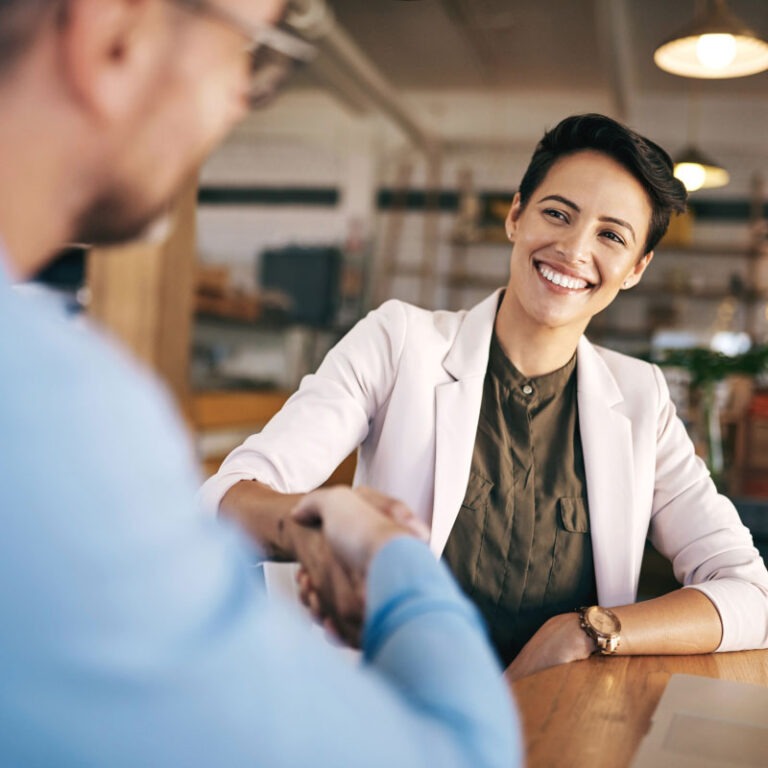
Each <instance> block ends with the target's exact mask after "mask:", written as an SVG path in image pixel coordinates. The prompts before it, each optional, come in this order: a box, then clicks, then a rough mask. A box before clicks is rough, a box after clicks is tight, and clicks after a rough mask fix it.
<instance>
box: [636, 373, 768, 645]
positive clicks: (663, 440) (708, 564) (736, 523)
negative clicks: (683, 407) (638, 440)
mask: <svg viewBox="0 0 768 768" xmlns="http://www.w3.org/2000/svg"><path fill="white" fill-rule="evenodd" d="M654 375H655V379H656V386H657V394H658V400H657V402H658V419H657V430H658V431H657V454H656V482H655V489H654V500H653V513H652V517H651V526H650V532H649V537H650V540H651V543H652V544H653V545H654V547H656V549H658V550H659V552H661V554H663V555H664V556H665V557H667V558H668V559H669V560H670V561H671V562H672V566H673V569H674V572H675V576H676V578H677V579H678V581H680V583H681V584H683V586H684V587H691V588H695V589H698V590H700V591H701V592H703V593H704V594H705V595H707V597H709V599H710V600H711V601H712V602H713V603H714V605H715V607H716V608H717V610H718V612H719V614H720V619H721V621H722V624H723V636H722V640H721V642H720V646H719V647H718V649H717V650H719V651H736V650H746V649H753V648H766V647H768V571H766V567H765V563H764V562H763V560H762V558H761V557H760V554H759V552H758V551H757V549H756V548H755V546H754V543H753V541H752V536H751V534H750V532H749V530H748V529H747V528H746V527H745V526H744V525H743V524H742V522H741V519H740V518H739V514H738V512H737V511H736V508H735V507H734V506H733V504H732V503H731V501H730V500H729V499H727V498H726V497H725V496H723V495H721V494H719V493H718V492H717V489H716V488H715V484H714V483H713V482H712V478H711V477H710V475H709V471H708V470H707V468H706V466H705V464H704V462H703V461H702V460H701V459H700V458H699V457H698V456H696V454H695V451H694V448H693V444H692V442H691V440H690V438H689V437H688V434H687V433H686V431H685V428H684V426H683V424H682V422H681V421H680V419H679V418H678V417H677V415H676V413H675V407H674V405H673V403H672V401H671V399H670V397H669V390H668V388H667V385H666V382H665V379H664V376H663V374H662V373H661V371H660V370H659V368H658V367H656V366H654Z"/></svg>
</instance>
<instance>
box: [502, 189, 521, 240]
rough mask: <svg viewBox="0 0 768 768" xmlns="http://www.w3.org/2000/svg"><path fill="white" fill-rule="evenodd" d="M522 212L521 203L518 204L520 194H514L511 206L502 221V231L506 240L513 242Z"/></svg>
mask: <svg viewBox="0 0 768 768" xmlns="http://www.w3.org/2000/svg"><path fill="white" fill-rule="evenodd" d="M521 212H522V203H521V202H520V193H519V192H515V196H514V197H513V198H512V205H511V206H510V207H509V213H508V214H507V218H506V219H505V221H504V229H505V230H506V231H507V239H509V240H514V239H515V235H516V234H517V222H518V219H519V218H520V213H521Z"/></svg>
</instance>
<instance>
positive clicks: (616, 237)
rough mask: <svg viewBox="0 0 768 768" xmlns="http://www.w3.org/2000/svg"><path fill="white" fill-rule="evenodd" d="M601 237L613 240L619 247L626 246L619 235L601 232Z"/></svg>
mask: <svg viewBox="0 0 768 768" xmlns="http://www.w3.org/2000/svg"><path fill="white" fill-rule="evenodd" d="M603 237H607V238H608V239H609V240H613V241H614V242H615V243H618V244H619V245H626V242H625V241H624V238H623V237H621V236H620V235H617V234H616V233H615V232H611V231H610V230H608V231H607V232H603Z"/></svg>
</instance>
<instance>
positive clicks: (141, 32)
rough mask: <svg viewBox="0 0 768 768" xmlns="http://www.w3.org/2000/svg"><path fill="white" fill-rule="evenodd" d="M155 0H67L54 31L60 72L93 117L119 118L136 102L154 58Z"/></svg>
mask: <svg viewBox="0 0 768 768" xmlns="http://www.w3.org/2000/svg"><path fill="white" fill-rule="evenodd" d="M159 5H160V3H159V2H157V1H156V0H70V2H69V3H68V4H67V10H66V15H65V18H64V20H63V22H62V24H61V28H60V29H59V31H58V36H59V41H60V42H59V47H60V66H61V70H62V71H61V75H62V77H63V78H64V79H65V80H66V83H67V85H68V86H69V90H70V92H71V94H72V96H73V97H74V99H76V101H77V102H78V104H79V105H80V107H81V108H82V109H84V110H86V111H87V112H88V113H89V114H90V115H92V116H93V117H95V118H96V119H97V120H106V121H111V120H115V119H117V120H119V119H121V118H123V117H125V116H126V115H128V114H130V113H131V112H132V111H133V110H134V109H135V107H136V105H137V104H140V103H141V102H142V101H143V100H144V98H145V96H146V89H147V88H148V87H149V86H150V85H151V84H152V82H153V80H154V79H155V74H156V73H155V72H154V68H155V67H156V62H157V61H158V60H159V58H160V57H159V55H158V50H157V48H158V46H161V44H162V37H161V36H160V35H159V19H160V15H159V12H158V6H159Z"/></svg>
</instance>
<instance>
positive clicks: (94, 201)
mask: <svg viewBox="0 0 768 768" xmlns="http://www.w3.org/2000/svg"><path fill="white" fill-rule="evenodd" d="M283 4H284V2H283V0H0V110H2V111H3V112H4V113H6V114H8V113H9V107H10V105H13V107H14V109H13V110H12V112H11V113H12V114H13V115H15V119H16V122H17V125H16V129H17V130H16V131H15V132H14V133H13V134H12V142H11V144H12V145H11V146H8V145H7V142H6V147H5V148H4V151H9V152H14V145H13V144H14V143H15V146H16V147H18V148H19V150H20V151H22V152H24V151H27V149H28V148H27V147H25V146H23V140H24V139H23V137H24V131H23V122H22V121H23V120H24V119H26V120H27V122H28V123H32V122H34V123H36V124H37V123H39V122H40V121H46V122H48V123H50V125H49V126H48V128H49V135H50V141H51V142H52V144H51V145H50V146H47V147H46V148H45V150H46V153H47V154H48V155H49V156H50V160H49V166H51V167H50V169H49V170H50V177H49V178H50V183H51V184H53V183H56V181H55V180H56V178H57V175H60V176H61V178H62V179H67V178H69V179H71V184H72V188H71V189H68V190H66V194H65V195H62V196H63V197H66V198H67V199H66V200H62V206H61V207H62V215H64V214H65V215H66V216H67V218H68V221H67V222H66V228H67V229H68V231H67V232H66V235H65V236H66V237H68V238H69V239H73V240H78V241H84V242H92V243H110V242H118V241H122V240H126V239H130V238H131V237H134V236H136V235H137V234H140V233H141V232H142V231H143V230H144V228H145V227H146V226H147V225H148V224H149V223H150V222H151V221H152V220H153V219H154V218H155V217H156V216H157V215H158V214H160V213H161V212H162V211H163V210H164V209H165V208H166V206H167V205H168V203H169V201H170V200H171V199H172V198H173V196H174V195H175V194H176V192H177V191H178V190H179V188H180V186H182V185H183V183H184V181H185V180H186V179H187V178H188V177H189V176H190V174H191V173H192V172H193V171H194V170H195V169H196V168H197V167H198V166H199V165H200V163H201V162H202V161H203V159H204V158H205V157H206V155H207V154H208V153H209V152H210V151H211V150H212V149H213V148H214V147H215V146H216V144H218V143H219V142H220V141H221V139H222V138H223V137H224V136H225V135H226V133H227V132H228V131H229V129H230V128H231V127H232V126H233V124H234V123H235V122H236V121H238V120H239V119H240V118H242V117H243V116H244V115H245V113H246V111H247V109H248V106H249V100H250V89H251V68H252V62H253V58H252V52H253V43H254V42H255V41H256V40H261V39H264V35H265V34H266V35H267V36H268V35H269V25H270V24H271V23H272V22H274V21H275V20H276V18H277V17H278V15H279V14H280V12H281V10H282V8H283ZM265 25H266V26H265ZM265 30H266V32H265ZM267 39H268V37H267ZM37 128H38V126H37V125H36V126H35V130H37ZM38 143H39V142H38ZM54 150H59V151H58V154H57V153H56V152H55V151H54ZM39 170H40V171H41V172H40V173H39V176H40V179H39V180H38V181H37V183H38V185H39V184H40V183H44V182H43V178H44V173H43V172H42V171H43V169H42V168H41V169H39ZM59 172H60V173H59ZM27 197H29V196H27ZM37 213H38V216H39V215H40V213H41V212H37ZM56 213H58V211H57V212H56ZM4 224H5V222H3V221H0V232H2V227H3V225H4Z"/></svg>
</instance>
